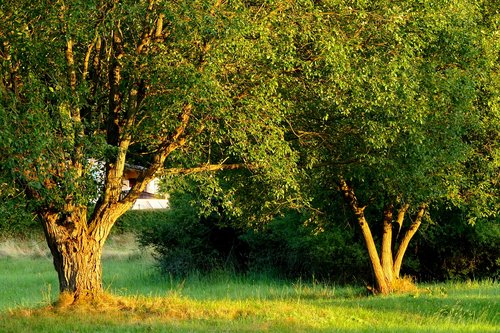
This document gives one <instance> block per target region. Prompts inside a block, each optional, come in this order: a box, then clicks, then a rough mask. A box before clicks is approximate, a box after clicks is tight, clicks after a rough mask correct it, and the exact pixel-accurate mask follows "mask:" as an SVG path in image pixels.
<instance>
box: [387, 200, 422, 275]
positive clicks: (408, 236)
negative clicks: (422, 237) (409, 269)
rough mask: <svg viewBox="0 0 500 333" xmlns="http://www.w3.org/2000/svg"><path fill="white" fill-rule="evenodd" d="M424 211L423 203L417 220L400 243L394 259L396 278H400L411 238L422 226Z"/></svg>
mask: <svg viewBox="0 0 500 333" xmlns="http://www.w3.org/2000/svg"><path fill="white" fill-rule="evenodd" d="M424 213H425V205H424V204H422V205H420V207H419V209H418V212H417V216H416V217H415V220H414V221H413V223H412V224H411V226H410V229H408V231H407V232H406V233H405V235H404V236H403V239H402V240H401V243H400V244H399V247H398V251H397V253H396V257H395V259H394V269H393V275H394V276H395V277H396V278H399V272H400V270H401V265H402V263H403V257H404V255H405V253H406V249H408V244H410V240H411V239H412V238H413V236H414V235H415V233H416V232H417V230H418V228H419V227H420V224H421V223H422V217H423V216H424Z"/></svg>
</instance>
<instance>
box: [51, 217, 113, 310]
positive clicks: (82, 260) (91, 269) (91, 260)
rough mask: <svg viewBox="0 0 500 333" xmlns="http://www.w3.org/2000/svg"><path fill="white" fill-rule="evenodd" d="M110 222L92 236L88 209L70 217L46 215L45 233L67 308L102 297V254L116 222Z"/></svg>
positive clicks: (95, 230)
mask: <svg viewBox="0 0 500 333" xmlns="http://www.w3.org/2000/svg"><path fill="white" fill-rule="evenodd" d="M107 222H108V223H105V224H103V226H102V227H100V228H96V229H93V230H94V231H92V232H91V231H89V229H88V228H87V221H86V210H84V209H81V210H77V211H75V212H74V213H72V214H71V215H69V216H66V217H61V214H59V213H45V214H43V227H44V232H45V236H46V240H47V244H48V246H49V248H50V251H51V253H52V256H53V263H54V268H55V269H56V271H57V275H58V278H59V290H60V293H61V298H60V299H62V297H64V301H63V302H64V304H66V305H70V304H74V303H80V302H88V301H92V300H95V299H98V298H99V296H101V294H102V291H103V288H102V267H101V254H102V250H103V247H104V243H105V241H106V239H107V236H108V234H109V231H110V229H111V226H112V224H113V222H114V221H113V220H110V221H107Z"/></svg>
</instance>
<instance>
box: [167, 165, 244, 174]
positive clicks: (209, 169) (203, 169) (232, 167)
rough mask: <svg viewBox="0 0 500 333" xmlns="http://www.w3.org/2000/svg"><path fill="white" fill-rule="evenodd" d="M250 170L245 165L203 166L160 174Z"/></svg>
mask: <svg viewBox="0 0 500 333" xmlns="http://www.w3.org/2000/svg"><path fill="white" fill-rule="evenodd" d="M244 168H247V169H252V168H253V166H251V165H245V164H237V163H236V164H205V165H202V166H198V167H192V168H168V169H165V170H164V171H162V172H161V174H163V175H190V174H194V173H202V172H213V171H222V170H236V169H244Z"/></svg>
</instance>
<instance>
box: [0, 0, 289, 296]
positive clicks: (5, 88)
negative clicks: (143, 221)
mask: <svg viewBox="0 0 500 333" xmlns="http://www.w3.org/2000/svg"><path fill="white" fill-rule="evenodd" d="M254 6H255V7H254ZM280 6H287V2H286V1H284V2H280V1H276V2H275V3H274V4H269V5H260V4H252V3H251V2H248V3H247V2H225V1H220V0H218V1H215V0H214V1H203V0H200V1H196V0H195V1H155V0H149V1H127V0H124V1H113V0H94V1H48V0H46V1H24V0H22V1H18V0H16V1H10V0H7V1H2V2H1V4H0V94H1V103H0V121H1V128H2V130H1V133H0V142H1V143H0V156H1V165H0V170H1V177H2V179H3V181H4V183H6V182H8V183H9V184H11V186H12V188H13V189H12V190H11V191H9V192H16V191H17V192H16V193H23V195H25V197H26V201H27V202H28V204H27V208H28V209H29V210H30V211H32V212H34V213H35V214H36V215H37V216H38V217H39V218H40V221H41V223H42V226H43V229H44V232H45V237H46V239H47V243H48V246H49V248H50V250H51V253H52V255H53V259H54V260H53V261H54V266H55V269H56V271H57V273H58V277H59V286H60V291H61V293H64V294H67V295H69V296H70V299H72V300H73V301H74V302H78V301H85V300H88V299H94V298H96V297H98V296H99V295H100V294H101V292H102V282H101V253H102V249H103V245H104V242H105V240H106V238H107V237H108V235H109V233H110V230H111V228H112V226H113V224H114V223H115V221H116V220H117V218H118V217H119V216H120V215H122V214H123V213H124V212H125V211H127V210H128V209H129V208H130V207H131V205H132V204H133V202H134V201H135V199H136V198H137V197H138V196H139V194H140V193H141V192H142V191H143V190H144V188H145V186H146V184H147V183H148V182H149V181H150V180H152V179H153V178H154V177H156V176H158V175H159V174H161V173H162V172H163V171H162V170H163V169H164V168H165V166H167V167H168V170H167V171H165V172H166V173H169V174H172V173H187V172H200V171H213V170H219V169H232V168H238V167H240V166H241V165H247V166H251V168H253V169H254V170H255V171H253V175H252V177H256V178H258V175H259V173H260V174H264V176H263V179H267V180H270V181H273V179H274V180H276V179H277V178H278V177H280V175H281V174H283V173H289V170H290V169H291V168H292V167H293V162H294V158H293V153H292V152H291V150H290V149H288V148H287V145H286V143H285V141H284V140H283V133H284V130H283V129H282V126H281V124H282V120H283V117H284V111H285V108H283V107H282V105H281V100H280V99H279V97H278V94H277V83H276V82H277V77H276V76H275V74H274V73H275V70H274V69H273V68H274V67H273V66H272V64H271V60H270V59H272V58H273V55H272V53H273V52H274V51H273V49H272V48H271V47H270V46H269V41H270V40H272V38H273V36H272V34H273V31H272V29H271V27H269V26H268V25H267V24H266V17H268V16H270V15H271V16H272V15H273V13H275V12H280V11H281V10H282V9H281V7H280ZM127 163H140V164H141V165H143V166H144V167H145V170H144V171H143V172H142V173H141V175H140V177H139V178H138V180H137V183H136V184H135V185H134V186H133V187H132V189H131V190H130V191H129V192H128V193H127V194H124V193H122V177H123V172H124V169H125V168H126V165H127ZM266 175H267V176H266ZM285 183H286V182H285ZM279 184H280V182H274V184H273V185H277V186H280V185H279ZM284 191H286V189H276V191H271V190H268V191H266V192H268V193H269V192H271V193H275V194H276V195H278V196H279V195H283V193H284ZM268 193H267V194H268Z"/></svg>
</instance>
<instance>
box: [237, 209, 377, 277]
mask: <svg viewBox="0 0 500 333" xmlns="http://www.w3.org/2000/svg"><path fill="white" fill-rule="evenodd" d="M355 238H356V236H355V231H354V230H353V229H351V228H350V227H338V226H335V225H333V224H328V225H325V226H324V228H322V227H320V226H318V225H316V224H314V223H304V217H303V216H301V215H300V214H297V213H289V214H288V215H286V216H285V217H283V218H277V219H275V220H274V221H272V222H271V223H269V224H268V225H267V226H266V227H265V228H264V229H263V230H260V231H248V232H247V234H245V236H244V237H243V239H244V240H245V241H246V242H247V243H248V246H249V249H250V250H249V267H250V269H252V270H255V271H262V270H264V271H266V270H267V271H272V272H274V273H276V274H279V275H282V276H285V277H290V278H297V277H306V278H308V277H313V276H314V277H315V278H316V279H321V280H329V281H336V282H339V283H353V282H354V281H356V277H357V276H369V275H370V266H369V265H368V262H367V260H366V251H365V250H364V248H363V245H362V243H359V242H357V241H356V240H355Z"/></svg>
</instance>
